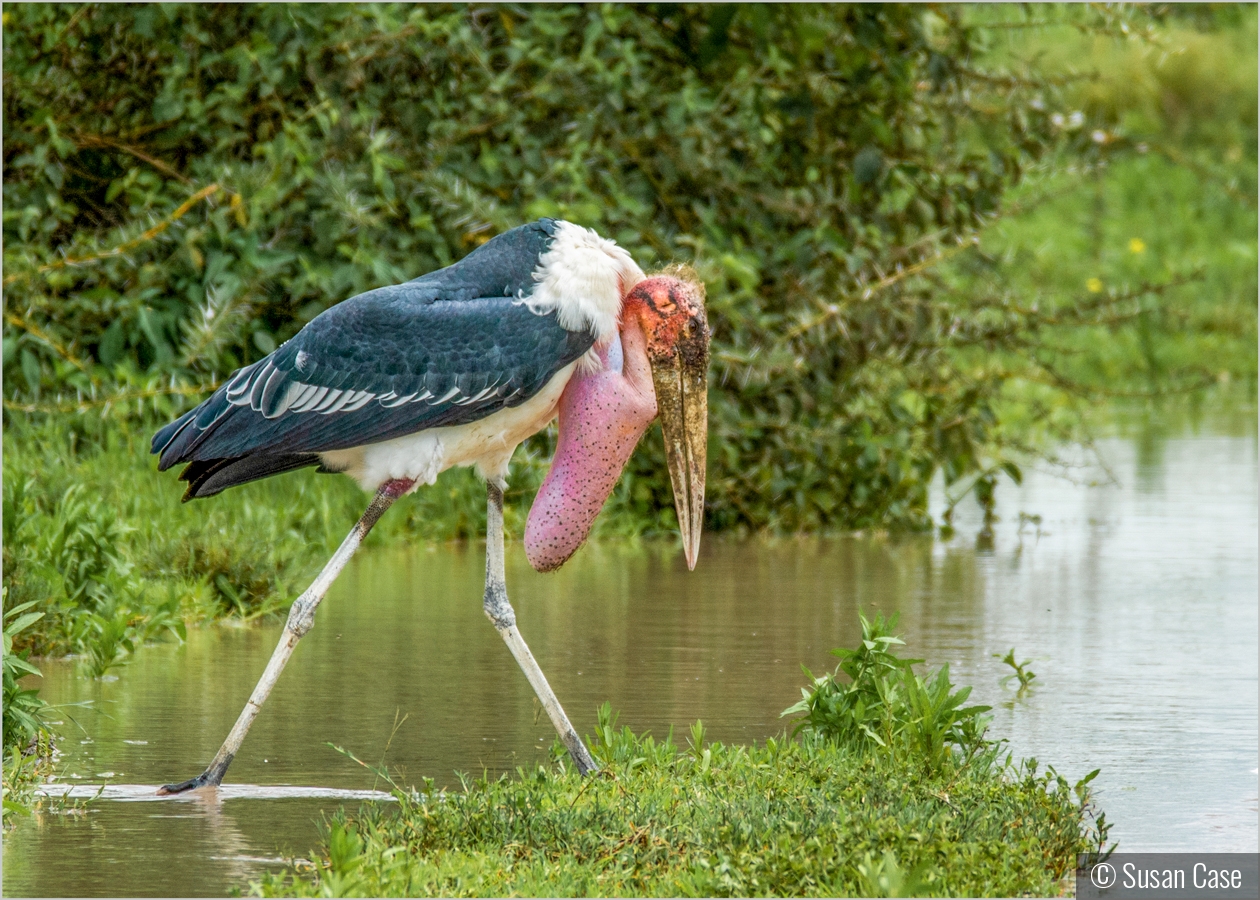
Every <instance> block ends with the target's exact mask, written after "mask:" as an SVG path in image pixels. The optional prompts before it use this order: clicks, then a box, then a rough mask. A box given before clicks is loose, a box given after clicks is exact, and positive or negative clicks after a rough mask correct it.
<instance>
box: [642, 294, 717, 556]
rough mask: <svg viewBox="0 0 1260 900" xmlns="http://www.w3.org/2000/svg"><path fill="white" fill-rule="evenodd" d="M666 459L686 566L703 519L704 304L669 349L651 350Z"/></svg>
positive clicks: (705, 433) (706, 416) (705, 428)
mask: <svg viewBox="0 0 1260 900" xmlns="http://www.w3.org/2000/svg"><path fill="white" fill-rule="evenodd" d="M648 361H649V363H650V365H651V368H652V384H653V387H654V388H655V389H656V408H657V410H658V412H659V414H660V417H661V433H662V434H663V435H664V436H665V459H666V462H667V463H668V465H669V479H670V481H671V482H672V484H673V487H674V508H675V509H676V510H677V511H678V529H679V531H681V532H682V542H683V552H684V553H686V555H687V568H688V569H689V570H691V569H695V567H696V557H697V555H699V553H700V529H701V527H702V526H703V524H704V471H705V458H706V454H707V450H708V441H709V397H708V381H709V375H708V373H709V327H708V323H707V322H706V321H705V317H704V312H703V310H702V311H701V312H700V313H699V314H698V315H696V316H693V317H692V318H690V319H688V320H687V322H686V324H685V325H683V327H682V329H681V331H680V332H679V335H678V340H677V341H676V342H675V343H674V344H673V346H672V347H669V348H668V352H665V353H661V354H659V355H658V354H654V353H649V354H648Z"/></svg>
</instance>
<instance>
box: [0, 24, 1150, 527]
mask: <svg viewBox="0 0 1260 900" xmlns="http://www.w3.org/2000/svg"><path fill="white" fill-rule="evenodd" d="M4 15H5V28H4V54H5V96H4V104H5V106H4V116H5V119H4V121H5V126H4V127H5V135H4V165H5V180H4V238H5V271H6V277H5V289H6V298H5V299H6V326H5V327H6V332H5V334H6V337H5V342H4V374H5V382H6V385H7V387H6V392H7V393H6V396H7V397H8V398H9V406H8V407H7V409H8V414H12V412H13V410H14V409H23V410H30V409H37V408H39V409H43V408H49V406H51V407H53V408H58V405H59V404H61V408H76V406H77V405H79V403H80V400H78V399H75V397H74V394H75V393H76V392H77V393H78V394H79V395H80V397H86V398H88V400H87V402H89V403H99V404H104V403H105V402H106V401H108V402H109V404H110V408H111V409H115V410H117V409H118V408H119V406H120V403H121V401H124V400H130V401H143V402H144V404H146V405H145V407H144V408H145V409H146V410H147V411H148V412H147V415H149V416H150V417H151V418H152V417H153V416H154V413H155V412H156V413H157V414H158V415H161V414H165V413H169V412H172V411H174V410H175V409H176V408H178V407H179V406H181V405H183V404H186V403H188V402H191V400H192V399H195V396H196V395H198V394H199V391H200V390H202V389H204V388H205V386H207V385H209V384H213V383H215V382H216V381H217V380H218V379H220V378H222V376H223V375H224V374H226V373H227V372H228V371H230V370H231V369H233V368H234V367H236V366H239V365H241V364H243V363H246V362H249V361H251V360H253V359H256V358H258V357H259V356H261V355H262V354H264V353H266V352H268V351H270V350H271V349H273V348H274V347H275V346H276V345H277V343H279V342H281V341H283V340H285V339H286V338H288V337H289V336H291V335H292V334H293V333H294V332H295V331H296V330H297V329H298V328H300V327H301V326H302V324H303V323H304V322H306V321H308V320H309V319H310V318H311V317H313V316H314V315H316V314H317V313H319V312H320V311H322V310H323V309H325V308H327V307H328V306H329V305H330V304H333V303H335V302H338V301H340V300H342V299H344V298H346V297H348V296H350V295H352V294H354V293H356V292H359V291H362V290H365V289H368V288H372V287H375V286H379V285H381V284H386V283H391V282H397V281H401V280H404V279H407V278H411V277H415V276H416V275H418V274H421V273H423V272H425V271H428V270H431V269H433V268H436V267H438V266H442V265H446V264H448V263H450V262H452V261H453V260H455V259H457V258H459V257H460V256H462V255H463V254H465V253H466V252H468V251H469V250H470V249H472V248H473V247H475V246H476V245H477V244H479V243H480V242H483V241H484V240H486V239H488V238H489V237H490V236H491V235H493V234H495V233H497V232H499V231H501V230H504V229H506V228H509V227H511V226H514V225H516V224H519V223H520V222H521V221H524V220H529V219H533V218H536V217H538V216H542V215H552V216H560V217H564V218H567V219H570V220H572V221H575V222H578V223H581V224H583V225H588V226H592V227H594V228H596V229H598V230H599V231H600V232H601V233H603V234H605V235H607V236H610V237H613V238H616V239H617V240H618V241H620V242H621V243H622V244H623V245H625V246H626V247H627V248H629V249H630V251H631V252H632V253H633V254H634V255H635V256H636V258H637V259H639V260H640V262H641V263H642V264H643V265H644V266H645V267H646V268H648V269H651V268H654V267H658V266H661V265H664V264H667V263H670V262H675V261H686V262H689V263H691V264H693V265H694V266H695V267H696V268H697V270H698V271H699V272H700V274H701V276H702V277H703V278H704V279H705V281H706V283H707V285H708V287H709V297H710V305H711V309H710V315H709V318H710V321H711V323H712V324H713V329H714V357H713V358H714V365H713V372H712V375H713V390H712V393H713V397H712V403H711V409H712V421H713V430H714V434H713V441H712V447H713V450H712V464H711V473H710V483H711V485H712V489H711V492H710V503H709V510H708V519H709V524H710V526H711V527H729V526H741V525H742V526H752V527H764V526H769V527H775V528H786V529H807V528H816V527H828V526H837V527H853V526H857V527H864V526H868V525H890V524H891V525H901V526H921V525H923V524H925V522H926V515H925V506H926V486H927V484H928V482H929V480H930V478H931V477H932V475H933V473H934V472H936V471H937V470H938V469H941V468H942V467H943V469H944V471H945V475H946V478H947V480H949V481H951V482H952V481H954V480H957V479H959V478H962V477H963V476H966V475H968V474H976V473H980V474H982V475H985V477H987V478H989V482H988V483H991V480H992V476H993V473H996V472H998V471H999V466H1000V465H1001V464H1002V463H1004V462H1008V460H1006V458H1005V454H1006V449H1005V448H1006V445H1007V443H1008V441H1007V438H1006V437H1004V436H1003V434H1002V432H1001V430H1000V429H999V427H998V425H999V422H998V412H997V410H996V408H995V400H996V398H997V396H998V394H999V391H1000V390H1001V389H1002V382H1003V378H1004V373H1005V371H1006V370H1004V369H1003V368H1001V367H998V366H986V365H984V364H983V362H981V363H979V364H976V363H975V362H974V361H973V362H969V363H967V364H965V365H963V364H960V363H959V359H960V357H959V356H958V353H959V352H961V351H965V350H966V349H968V348H973V349H977V350H979V351H981V353H987V352H993V351H995V350H1002V349H1006V350H1009V351H1013V352H1016V353H1023V352H1025V351H1027V350H1028V348H1030V347H1033V348H1035V347H1036V346H1037V345H1038V343H1039V342H1040V341H1042V340H1043V334H1044V332H1045V331H1046V330H1047V329H1050V328H1051V327H1052V326H1055V327H1057V326H1061V325H1064V324H1067V325H1071V324H1073V323H1074V322H1078V321H1080V320H1082V319H1089V320H1090V321H1093V320H1094V319H1096V318H1097V315H1098V314H1099V311H1100V309H1105V308H1108V307H1109V306H1110V305H1113V304H1118V303H1121V302H1123V301H1124V300H1125V299H1126V297H1124V296H1121V297H1119V298H1116V297H1112V296H1111V295H1110V294H1108V295H1106V296H1104V297H1101V298H1095V297H1090V298H1088V302H1086V303H1085V304H1084V306H1082V307H1081V308H1080V309H1071V308H1070V309H1068V310H1067V311H1066V312H1065V311H1064V310H1059V311H1057V312H1056V314H1055V315H1054V316H1050V315H1047V314H1046V313H1045V312H1044V311H1043V312H1038V309H1037V305H1036V304H1023V305H1021V304H1019V303H1016V302H1013V301H1012V299H1011V298H1010V297H1009V296H1005V295H1001V294H988V293H984V294H981V295H978V296H977V295H973V294H970V293H968V291H967V290H966V289H965V287H964V288H963V289H959V288H958V285H956V284H954V283H953V282H952V281H950V280H948V279H944V280H942V279H937V278H935V277H934V276H933V266H934V265H935V264H936V263H937V262H939V261H941V260H942V259H945V258H947V257H949V256H950V255H951V254H954V253H956V252H957V250H958V248H960V247H964V248H965V247H967V246H969V241H970V240H971V238H972V237H973V236H974V235H975V233H976V232H977V230H978V229H979V228H980V227H981V226H982V225H983V224H984V223H985V222H986V221H988V220H989V219H990V218H991V217H992V216H993V215H994V214H996V213H997V212H999V211H1000V208H1001V204H1002V199H1003V196H1004V194H1005V193H1006V192H1007V191H1008V190H1009V189H1010V188H1011V187H1012V186H1013V185H1015V184H1018V183H1019V182H1020V181H1021V179H1022V178H1024V176H1025V175H1026V173H1028V172H1029V171H1030V167H1037V166H1039V165H1047V164H1048V161H1049V160H1050V159H1052V158H1053V159H1054V160H1056V161H1057V163H1058V164H1059V165H1066V164H1068V163H1073V164H1076V165H1077V166H1078V170H1079V169H1088V168H1089V167H1090V166H1092V165H1094V164H1095V163H1096V162H1097V161H1098V160H1100V159H1101V158H1102V157H1103V156H1104V155H1105V154H1106V153H1107V152H1108V150H1107V147H1106V146H1104V145H1102V144H1099V143H1098V142H1096V141H1092V140H1090V139H1089V137H1088V133H1089V129H1088V127H1086V128H1085V129H1084V130H1082V128H1081V125H1080V123H1079V122H1077V121H1076V120H1075V119H1070V117H1069V119H1070V122H1069V125H1065V124H1064V122H1065V118H1064V113H1065V112H1066V111H1067V110H1066V108H1062V107H1061V105H1060V99H1059V98H1060V85H1061V84H1067V83H1070V80H1068V81H1064V80H1062V79H1060V80H1055V81H1053V82H1051V81H1046V80H1042V79H1038V78H1036V77H1032V76H1031V75H1030V74H1029V73H1027V72H1021V71H1015V70H1014V69H1013V70H1012V71H1010V72H1008V71H992V70H989V69H987V68H986V67H985V66H984V65H983V64H982V61H981V57H982V51H984V50H985V49H986V48H987V47H988V44H989V42H990V41H991V39H992V33H991V29H989V28H988V26H986V25H984V24H983V23H977V22H976V21H972V20H971V19H969V18H968V16H969V15H971V14H970V13H969V12H968V10H967V9H966V8H963V7H951V6H939V5H938V6H933V7H931V8H927V7H921V6H895V5H852V6H842V5H808V6H769V5H767V6H734V5H720V6H676V5H664V4H662V5H657V4H648V5H642V6H618V5H609V6H595V5H565V6H510V5H509V6H484V7H482V6H457V7H443V6H428V5H420V6H401V5H388V4H379V5H376V4H374V5H361V6H334V5H292V6H290V5H273V4H259V5H239V6H238V5H232V6H228V5H223V6H208V5H145V6H122V5H113V4H101V5H88V6H72V5H39V4H31V5H20V6H14V7H12V8H10V9H8V10H7V11H6V12H5V14H4ZM1144 15H1145V13H1142V12H1140V11H1120V12H1118V13H1117V12H1115V11H1112V10H1100V11H1088V10H1086V11H1081V12H1080V13H1079V15H1078V19H1079V20H1080V22H1083V23H1091V22H1092V23H1094V24H1096V25H1099V24H1100V26H1105V27H1107V28H1111V27H1113V26H1116V27H1118V25H1123V26H1124V27H1126V28H1127V27H1128V25H1127V24H1126V22H1124V21H1121V18H1123V17H1129V18H1133V17H1135V16H1136V17H1139V18H1140V17H1142V16H1144ZM1099 17H1101V19H1100V18H1099ZM1117 17H1120V18H1117ZM972 19H974V15H972ZM1095 19H1098V21H1097V22H1095ZM1117 23H1118V25H1117ZM1117 33H1118V32H1117ZM1100 115H1102V113H1100ZM190 395H191V396H190ZM58 398H60V399H58ZM67 398H68V400H67ZM92 398H95V399H94V400H93V399H92ZM121 405H122V406H123V407H127V408H129V409H130V410H131V411H132V412H135V408H136V406H137V405H138V403H137V402H132V403H130V405H129V406H128V404H126V403H121ZM545 440H546V438H545V437H544V438H540V439H538V441H539V442H540V445H539V446H540V448H541V444H542V443H543V442H545ZM538 455H539V454H535V456H538ZM660 455H661V449H660V446H659V441H655V442H654V441H651V440H649V441H647V442H645V444H644V447H643V449H641V450H640V452H639V454H638V455H637V456H636V458H635V461H634V462H633V463H632V466H631V472H630V477H629V478H628V479H626V480H625V481H624V482H623V484H622V486H621V488H620V489H619V492H618V494H617V497H616V500H615V502H616V503H618V504H620V505H621V506H622V507H623V508H624V507H627V506H628V507H631V508H632V509H633V510H634V511H635V512H636V513H637V515H636V516H634V517H633V519H634V521H635V522H636V523H637V527H638V528H640V529H642V527H644V526H650V525H651V523H652V522H653V521H659V523H660V524H661V525H662V526H667V527H668V526H670V525H672V521H671V520H670V518H669V517H670V516H671V515H672V514H671V513H669V512H668V509H669V503H668V488H667V486H666V485H667V482H666V480H665V479H664V478H663V472H664V466H663V465H662V464H661V459H660V458H659V457H660ZM1007 468H1008V470H1010V471H1012V472H1014V471H1015V470H1014V468H1013V467H1012V466H1009V465H1008V466H1007ZM985 473H988V474H985Z"/></svg>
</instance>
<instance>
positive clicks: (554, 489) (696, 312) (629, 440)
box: [525, 270, 709, 572]
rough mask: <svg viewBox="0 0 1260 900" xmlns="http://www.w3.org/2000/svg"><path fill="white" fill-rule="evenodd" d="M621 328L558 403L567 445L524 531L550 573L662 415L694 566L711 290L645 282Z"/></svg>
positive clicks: (687, 279)
mask: <svg viewBox="0 0 1260 900" xmlns="http://www.w3.org/2000/svg"><path fill="white" fill-rule="evenodd" d="M620 312H621V315H620V328H619V329H618V330H616V331H614V332H613V333H611V334H610V335H609V337H608V339H607V340H606V341H602V342H600V343H598V344H596V352H597V353H598V354H599V357H600V360H601V362H602V365H600V366H595V367H592V368H591V369H588V370H581V369H579V370H578V372H577V373H576V374H574V376H573V377H572V379H571V380H570V381H569V383H568V385H567V386H566V387H565V389H564V394H563V395H562V396H561V398H560V406H559V414H560V439H559V441H558V442H557V444H556V455H555V457H554V459H553V460H552V463H551V471H549V472H548V473H547V477H546V478H545V479H544V480H543V483H542V487H540V488H539V489H538V496H537V497H535V498H534V505H533V506H532V507H531V508H530V511H529V519H528V520H527V522H526V523H525V552H526V555H527V556H528V557H529V561H530V563H531V564H532V565H533V566H534V568H536V569H538V570H539V571H542V572H550V571H552V570H554V569H558V568H559V567H560V566H562V565H564V563H565V561H566V560H568V559H569V557H571V556H572V555H573V554H574V552H576V550H577V549H578V547H580V546H581V545H582V542H583V541H585V540H586V536H587V534H588V533H589V532H590V528H591V524H592V523H593V522H594V521H595V517H596V516H597V515H598V514H599V511H600V509H601V508H602V507H603V505H604V503H605V501H606V500H607V499H608V496H609V495H610V494H611V493H612V490H613V487H614V486H615V485H616V483H617V479H618V478H619V477H620V476H621V471H622V469H623V468H624V467H625V464H626V462H627V461H628V460H629V459H630V455H631V454H632V453H633V452H634V448H635V445H636V444H638V443H639V439H640V438H641V437H642V436H643V433H644V432H645V431H647V428H648V426H649V425H651V424H652V420H653V419H655V418H656V417H657V415H658V413H659V415H660V418H661V431H662V432H663V433H664V435H665V458H666V460H667V463H668V466H669V476H670V481H671V482H672V484H673V489H674V506H675V508H676V509H677V511H678V527H679V528H680V530H681V531H682V539H683V550H684V552H685V554H686V558H687V567H688V568H689V569H694V568H695V565H696V556H697V554H698V552H699V549H700V528H701V523H702V521H703V518H704V467H705V450H706V445H707V441H708V421H707V418H708V399H707V396H706V388H707V381H708V378H707V370H708V363H709V327H708V323H707V321H706V320H705V315H704V286H703V285H702V284H701V283H700V282H699V281H698V280H697V279H696V278H695V276H694V275H691V274H690V273H689V272H687V271H686V270H676V271H673V272H670V273H668V274H665V275H654V276H652V277H651V278H645V279H643V280H640V281H637V283H636V284H635V285H634V287H632V288H631V289H630V291H629V293H627V294H626V295H625V297H624V298H622V303H621V310H620Z"/></svg>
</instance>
